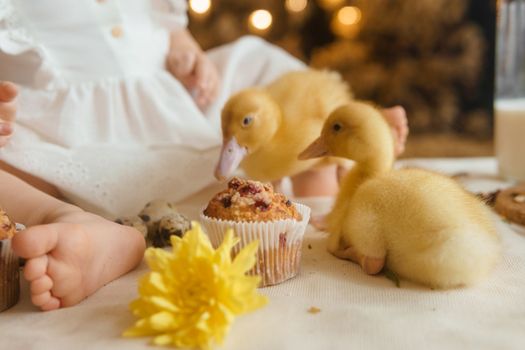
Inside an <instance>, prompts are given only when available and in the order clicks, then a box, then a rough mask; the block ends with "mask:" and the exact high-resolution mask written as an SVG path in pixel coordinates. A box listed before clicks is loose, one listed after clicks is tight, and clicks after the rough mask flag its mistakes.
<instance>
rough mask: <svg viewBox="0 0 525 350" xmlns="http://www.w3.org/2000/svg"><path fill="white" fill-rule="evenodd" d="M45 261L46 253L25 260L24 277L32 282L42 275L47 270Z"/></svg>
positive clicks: (46, 260) (46, 261)
mask: <svg viewBox="0 0 525 350" xmlns="http://www.w3.org/2000/svg"><path fill="white" fill-rule="evenodd" d="M47 263H48V257H47V255H42V256H39V257H37V258H33V259H29V260H27V261H26V264H25V267H24V278H25V279H26V280H28V281H29V282H32V281H35V280H37V279H39V278H40V277H42V276H44V275H45V274H46V270H47Z"/></svg>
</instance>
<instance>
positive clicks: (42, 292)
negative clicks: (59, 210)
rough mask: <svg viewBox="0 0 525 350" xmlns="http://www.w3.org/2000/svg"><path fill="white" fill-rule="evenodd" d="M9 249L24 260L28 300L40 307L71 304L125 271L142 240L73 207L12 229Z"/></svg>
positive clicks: (141, 248)
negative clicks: (15, 230)
mask: <svg viewBox="0 0 525 350" xmlns="http://www.w3.org/2000/svg"><path fill="white" fill-rule="evenodd" d="M13 249H14V250H15V252H16V253H17V254H18V255H19V256H21V257H23V258H26V259H27V262H26V265H25V268H24V278H25V279H26V280H27V281H28V282H30V291H31V301H32V302H33V304H35V305H36V306H38V307H40V308H41V309H42V310H44V311H45V310H54V309H57V308H59V307H67V306H72V305H75V304H77V303H79V302H80V301H82V300H83V299H84V298H86V297H87V296H89V295H91V294H93V293H94V292H95V291H96V290H98V289H99V288H100V287H102V286H103V285H104V284H106V283H108V282H110V281H112V280H113V279H115V278H117V277H119V276H121V275H123V274H125V273H126V272H128V271H130V270H131V269H132V268H134V267H135V266H136V265H137V264H138V263H139V262H140V261H141V259H142V255H143V252H144V239H143V237H142V235H141V234H140V233H139V232H138V231H136V230H135V229H133V228H131V227H127V226H122V225H118V224H115V223H113V222H110V221H108V220H105V219H103V218H101V217H99V216H96V215H93V214H90V213H87V212H84V211H81V210H79V209H78V210H73V211H68V212H66V213H64V214H61V215H60V216H57V217H55V218H53V219H52V222H51V223H49V224H46V225H39V226H33V227H30V228H28V229H26V230H24V231H22V232H20V233H18V234H17V235H16V236H15V237H14V238H13Z"/></svg>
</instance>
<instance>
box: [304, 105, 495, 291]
mask: <svg viewBox="0 0 525 350" xmlns="http://www.w3.org/2000/svg"><path fill="white" fill-rule="evenodd" d="M392 147H393V139H392V134H391V132H390V130H389V127H388V125H387V124H386V123H385V121H384V119H383V118H382V117H381V115H380V113H379V112H378V110H376V109H375V108H374V107H372V106H371V105H368V104H365V103H362V102H351V103H350V104H348V105H346V106H343V107H340V108H338V109H337V110H335V111H334V112H333V113H332V114H331V115H330V117H329V118H328V119H327V121H326V123H325V125H324V127H323V130H322V132H321V136H320V137H319V138H318V139H317V140H316V141H315V142H314V143H312V144H311V145H310V146H309V147H308V148H307V149H306V150H305V151H304V152H303V153H301V155H300V158H302V159H310V158H313V157H322V156H338V157H344V158H349V159H352V160H354V161H355V162H356V165H355V166H354V167H353V168H352V170H351V171H350V172H349V173H348V174H347V175H346V177H345V178H344V179H343V180H342V184H341V190H340V192H339V195H338V197H337V200H336V203H335V205H334V208H333V209H332V211H331V213H330V214H329V215H328V217H327V225H328V231H329V232H330V238H329V240H328V250H329V251H330V252H331V253H332V254H334V255H336V256H338V257H340V258H344V259H350V260H352V261H354V262H356V263H358V264H359V265H360V266H361V267H362V268H363V270H364V271H365V272H366V273H368V274H376V273H378V272H380V271H381V270H382V269H383V267H384V265H385V264H386V266H387V267H388V268H389V269H390V270H391V271H393V272H395V273H397V274H398V275H399V276H400V277H403V278H406V279H409V280H412V281H415V282H419V283H422V284H425V285H428V286H430V287H433V288H451V287H456V286H462V285H470V284H472V283H475V282H476V281H479V280H480V279H482V278H483V277H485V276H486V275H487V274H488V273H489V272H490V271H491V270H492V268H493V267H494V265H495V264H496V262H497V260H498V258H499V256H500V241H499V237H498V235H497V232H496V230H495V227H494V224H493V222H492V220H491V213H490V211H489V209H488V208H487V207H485V205H484V204H483V203H482V202H481V201H480V200H478V199H477V198H475V197H474V196H472V195H471V194H469V193H467V192H466V191H465V190H463V189H462V188H461V187H460V186H459V185H458V184H457V183H456V182H455V181H453V180H452V179H450V178H447V177H445V176H442V175H438V174H436V173H432V172H429V171H424V170H419V169H402V170H392V165H393V161H394V158H393V152H392Z"/></svg>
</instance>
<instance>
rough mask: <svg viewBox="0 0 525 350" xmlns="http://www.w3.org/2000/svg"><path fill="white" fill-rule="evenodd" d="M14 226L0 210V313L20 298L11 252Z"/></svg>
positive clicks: (16, 264) (14, 262) (16, 269)
mask: <svg viewBox="0 0 525 350" xmlns="http://www.w3.org/2000/svg"><path fill="white" fill-rule="evenodd" d="M15 232H16V226H15V224H14V223H13V222H12V221H11V220H10V219H9V217H8V216H7V214H6V213H5V212H4V211H3V210H2V209H0V312H2V311H4V310H7V309H9V308H10V307H11V306H13V305H15V304H16V303H17V302H18V297H19V296H20V284H19V261H18V257H17V256H16V255H15V254H14V253H13V251H12V250H11V238H12V237H13V236H14V234H15Z"/></svg>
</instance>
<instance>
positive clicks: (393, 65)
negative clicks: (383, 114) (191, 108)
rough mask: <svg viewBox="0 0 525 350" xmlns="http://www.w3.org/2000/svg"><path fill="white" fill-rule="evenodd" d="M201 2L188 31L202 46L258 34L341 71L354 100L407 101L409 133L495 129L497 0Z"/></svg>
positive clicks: (197, 0) (194, 1)
mask: <svg viewBox="0 0 525 350" xmlns="http://www.w3.org/2000/svg"><path fill="white" fill-rule="evenodd" d="M203 3H206V4H208V5H209V7H208V10H207V11H205V12H204V13H201V14H198V13H196V12H195V11H193V12H192V13H193V15H192V21H191V24H190V30H192V32H194V34H195V35H196V37H197V38H198V40H199V41H200V42H201V44H202V45H203V46H204V47H213V46H216V45H218V44H222V43H226V42H229V41H232V40H234V39H236V38H238V37H239V36H242V35H245V34H249V33H252V34H257V35H261V36H263V37H265V38H266V39H268V40H270V41H272V42H274V43H276V44H278V45H280V46H282V47H284V48H285V49H287V50H288V51H289V52H291V53H292V54H294V55H295V56H297V57H299V58H301V59H303V60H305V61H306V62H307V63H309V64H311V65H312V66H314V67H317V68H329V69H334V70H337V71H339V72H340V73H341V74H342V75H343V77H344V78H345V79H346V80H347V81H348V82H349V83H350V84H351V86H352V89H353V90H354V93H355V95H356V97H357V98H360V99H366V100H372V101H374V102H376V103H378V104H380V105H384V106H391V105H394V104H400V105H403V106H404V107H405V108H406V109H407V111H408V115H409V121H410V125H411V130H412V131H413V132H421V131H433V132H435V131H450V130H454V131H457V132H467V133H469V134H471V135H477V136H488V135H490V134H491V127H492V123H491V120H492V118H491V110H492V104H491V103H492V89H493V83H492V76H493V71H492V64H493V55H492V46H491V45H492V43H491V39H492V37H493V27H494V20H495V15H494V12H495V11H494V8H493V7H494V1H490V0H481V1H480V0H476V6H474V0H470V1H469V0H418V1H411V0H354V1H345V0H315V1H314V0H286V1H277V0H266V1H264V0H259V1H257V0H255V1H242V0H215V1H211V2H210V1H209V0H192V1H190V7H191V8H195V5H196V4H203ZM258 10H259V11H258ZM261 10H262V11H261ZM473 16H474V17H476V16H478V17H480V18H483V20H485V21H487V24H486V26H484V27H481V26H479V25H478V24H476V23H475V22H473V21H472V18H473ZM487 38H488V39H489V40H487Z"/></svg>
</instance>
